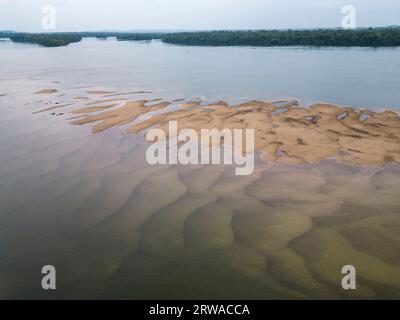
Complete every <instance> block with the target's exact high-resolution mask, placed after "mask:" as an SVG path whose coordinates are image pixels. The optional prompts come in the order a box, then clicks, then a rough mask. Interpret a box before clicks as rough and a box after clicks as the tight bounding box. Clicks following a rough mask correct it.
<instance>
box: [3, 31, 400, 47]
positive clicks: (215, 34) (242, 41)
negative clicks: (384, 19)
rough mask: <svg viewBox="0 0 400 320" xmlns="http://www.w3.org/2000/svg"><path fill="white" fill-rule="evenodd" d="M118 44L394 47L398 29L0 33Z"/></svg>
mask: <svg viewBox="0 0 400 320" xmlns="http://www.w3.org/2000/svg"><path fill="white" fill-rule="evenodd" d="M86 37H95V38H99V39H104V38H108V37H116V38H117V40H119V41H143V40H161V41H163V42H164V43H168V44H177V45H188V46H258V47H275V46H315V47H372V48H377V47H397V46H400V27H398V26H392V27H381V28H360V29H354V30H344V29H309V30H254V31H251V30H244V31H197V32H151V33H150V32H57V33H25V32H11V31H3V32H2V31H0V38H9V39H10V40H11V41H13V42H20V43H35V44H39V45H41V46H44V47H61V46H66V45H69V44H71V43H74V42H80V41H81V40H82V38H86Z"/></svg>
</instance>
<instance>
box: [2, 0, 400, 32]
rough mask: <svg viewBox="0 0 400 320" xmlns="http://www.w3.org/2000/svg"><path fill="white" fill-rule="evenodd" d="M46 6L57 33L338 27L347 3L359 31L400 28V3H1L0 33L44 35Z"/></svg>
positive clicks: (200, 0) (393, 0)
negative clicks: (50, 7) (54, 15)
mask: <svg viewBox="0 0 400 320" xmlns="http://www.w3.org/2000/svg"><path fill="white" fill-rule="evenodd" d="M46 4H51V5H54V6H55V8H56V9H57V11H56V12H57V29H56V31H83V30H88V31H89V30H200V29H201V30H206V29H272V28H277V29H281V28H314V27H340V25H341V20H342V17H343V15H342V13H341V9H342V7H343V6H344V5H346V4H352V5H354V6H355V8H356V10H357V26H358V27H368V26H386V25H394V24H397V25H400V0H0V30H6V29H7V30H16V31H30V32H38V31H43V30H42V29H41V20H42V17H43V14H42V13H41V9H42V7H43V6H44V5H46Z"/></svg>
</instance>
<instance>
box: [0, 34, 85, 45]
mask: <svg viewBox="0 0 400 320" xmlns="http://www.w3.org/2000/svg"><path fill="white" fill-rule="evenodd" d="M0 37H1V34H0ZM8 38H10V39H11V41H12V42H21V43H34V44H39V45H41V46H44V47H62V46H66V45H69V44H70V43H74V42H79V41H81V40H82V36H80V35H78V34H63V33H51V34H39V33H38V34H33V33H11V34H9V35H8Z"/></svg>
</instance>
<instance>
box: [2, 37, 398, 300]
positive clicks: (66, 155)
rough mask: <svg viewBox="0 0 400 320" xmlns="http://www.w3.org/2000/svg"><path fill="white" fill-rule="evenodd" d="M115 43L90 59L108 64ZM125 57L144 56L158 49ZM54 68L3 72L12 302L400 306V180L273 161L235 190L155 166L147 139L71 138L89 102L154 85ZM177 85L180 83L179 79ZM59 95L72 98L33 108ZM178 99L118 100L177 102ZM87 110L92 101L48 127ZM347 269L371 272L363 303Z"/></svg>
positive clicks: (197, 169) (233, 179)
mask: <svg viewBox="0 0 400 320" xmlns="http://www.w3.org/2000/svg"><path fill="white" fill-rule="evenodd" d="M99 43H100V44H98V43H97V42H90V41H89V42H85V43H83V44H80V45H82V46H83V47H84V48H86V49H85V50H89V49H90V48H91V47H90V46H93V47H92V49H90V50H97V49H98V46H101V44H102V43H103V42H99ZM78 45H79V44H78ZM154 45H155V46H156V47H157V46H160V45H159V44H154ZM85 46H89V48H88V47H85ZM122 46H123V47H126V48H132V47H135V48H139V49H138V50H139V51H140V50H149V49H146V48H152V46H153V44H152V45H150V47H146V46H147V45H145V44H131V43H124V44H122ZM71 48H72V46H71ZM96 48H97V49H96ZM157 48H158V49H157V50H166V51H168V50H178V49H177V48H176V47H172V48H171V47H168V48H164V47H162V48H159V47H157ZM63 49H66V50H70V47H68V48H62V49H60V50H59V52H61V51H62V50H63ZM222 49H223V50H227V48H222ZM10 50H11V51H13V50H15V51H13V52H14V53H15V52H17V49H15V48H12V49H10ZM18 50H22V51H24V50H27V52H28V53H30V54H34V52H35V50H42V48H36V47H24V48H22V49H18ZM43 50H44V52H46V53H47V54H49V55H51V56H52V59H61V58H62V54H61V53H60V55H57V54H55V53H56V52H57V51H48V49H43ZM56 50H58V49H56ZM82 50H83V49H82ZM90 50H89V51H90ZM104 50H105V51H106V52H111V51H108V49H107V48H104ZM180 50H181V49H180ZM187 50H194V52H197V51H196V50H201V48H193V49H191V48H189V49H187ZM234 50H255V49H250V48H245V49H241V48H239V49H234ZM262 50H264V49H262ZM271 50H274V49H271ZM279 50H281V49H279ZM307 50H308V49H307ZM217 51H218V50H217ZM361 51H362V50H361ZM25 52H26V51H25ZM71 52H72V51H71ZM252 52H254V51H252ZM320 52H324V51H316V53H315V54H321V53H320ZM340 52H342V51H340ZM344 52H347V51H344ZM366 52H368V51H366ZM383 52H386V51H383ZM103 53H104V52H103ZM164 53H165V54H167V53H166V52H165V51H164ZM15 54H16V55H17V56H16V58H15V59H16V60H15V61H18V59H20V58H21V57H20V56H18V52H17V53H15ZM21 54H22V53H21ZM36 54H38V53H37V52H36ZM99 54H100V56H101V55H102V53H101V52H100V53H99ZM104 54H105V53H104ZM137 54H139V53H137V52H135V53H132V55H137ZM288 54H289V53H288ZM0 55H4V52H3V51H1V50H0ZM256 55H257V54H256ZM105 56H106V55H105ZM105 56H103V57H102V58H103V59H104V58H105ZM167 57H168V55H167V56H165V61H168V59H167ZM81 58H82V59H84V58H83V56H81ZM102 58H101V57H100V58H99V59H100V60H101V59H102ZM158 58H160V56H158ZM158 58H155V57H153V58H151V59H154V60H153V61H156V60H157V59H158ZM9 59H11V57H10V58H9ZM72 59H73V58H72ZM89 60H90V59H88V61H89ZM0 61H2V60H1V59H0ZM50 61H52V60H51V59H50ZM54 61H55V60H54ZM54 61H53V62H49V63H48V68H47V69H46V68H43V65H41V63H44V62H38V64H37V65H34V64H32V66H31V69H29V70H28V69H24V68H26V65H25V66H17V67H16V68H15V70H16V73H15V74H14V76H15V77H21V78H19V79H17V80H12V79H8V80H5V78H6V77H12V76H13V74H12V73H11V71H6V72H5V73H2V74H1V77H2V80H1V81H0V83H1V88H2V90H1V92H4V93H5V94H6V95H5V96H3V97H0V109H1V111H2V112H1V113H0V114H1V115H0V298H3V299H4V298H19V299H22V298H48V299H54V298H81V299H87V298H112V299H116V298H135V299H136V298H152V299H174V298H183V299H191V298H192V299H199V298H208V299H214V298H215V299H230V298H240V299H250V298H253V299H278V298H289V299H321V298H327V299H340V298H344V299H354V298H369V299H383V298H390V299H393V298H397V299H399V298H400V254H399V253H400V199H399V197H398V190H400V166H398V165H394V164H392V165H387V166H385V167H357V166H351V165H346V164H340V163H337V162H335V161H334V160H329V159H328V160H326V161H323V162H321V163H319V164H316V165H296V166H294V165H284V164H272V163H269V162H263V161H260V160H257V166H256V170H255V172H254V173H253V174H252V175H251V176H245V177H238V176H235V175H234V167H232V166H222V165H221V166H187V167H185V166H179V165H175V166H149V165H148V164H147V163H146V161H145V156H144V154H145V151H146V148H147V144H146V143H145V142H144V138H143V136H142V135H141V134H139V135H133V134H126V133H125V132H124V130H123V129H124V128H119V127H117V128H111V129H110V130H107V131H104V132H101V133H98V134H92V133H91V125H90V124H89V125H85V126H71V125H70V124H69V121H68V119H69V118H71V117H73V115H71V114H70V113H69V112H70V111H72V110H74V109H76V108H77V107H79V106H80V107H84V106H86V104H87V103H91V102H95V101H97V100H99V99H100V98H99V96H98V95H96V94H87V93H86V91H88V90H99V89H101V88H99V87H98V85H99V84H100V83H101V86H105V87H106V88H105V89H109V90H114V88H117V87H118V84H119V82H118V81H120V83H121V84H122V83H124V84H125V87H123V88H119V89H118V90H119V91H118V92H123V91H125V89H127V90H126V91H125V92H132V91H134V90H137V89H152V88H151V87H147V86H148V85H150V82H151V81H150V80H151V79H150V78H152V77H150V76H144V77H143V78H141V77H142V76H143V75H144V74H145V72H144V71H143V73H138V74H137V75H135V77H136V76H137V77H138V78H137V79H143V81H142V82H140V81H139V80H137V79H136V80H135V81H138V82H134V79H133V78H130V79H131V80H130V82H129V83H127V82H126V81H124V80H126V79H119V80H118V75H121V73H120V72H122V71H121V70H122V64H123V63H122V62H118V63H121V65H120V68H116V70H117V71H115V70H114V69H108V70H109V79H110V81H111V83H112V85H107V86H106V83H108V82H107V81H108V77H103V76H101V75H102V72H103V71H104V72H106V71H105V70H106V69H99V70H97V71H96V70H93V77H94V75H96V74H97V78H98V81H99V82H100V83H96V82H95V84H92V85H90V87H84V88H83V87H82V85H83V84H82V82H83V81H88V82H89V81H92V80H93V79H94V78H90V77H89V78H85V77H82V72H83V71H82V70H86V71H87V70H88V69H90V68H91V65H90V63H89V65H88V66H87V68H88V69H84V68H83V67H82V69H81V68H77V69H76V70H75V71H74V69H73V68H70V69H69V70H65V69H66V67H65V66H59V67H57V66H55V65H53V63H55V62H54ZM104 61H105V60H104ZM132 61H134V63H139V62H138V60H137V59H133V60H132ZM163 61H164V60H163ZM165 61H164V62H165ZM75 62H76V63H78V60H76V61H75ZM125 62H126V63H128V62H127V60H126V61H125ZM0 63H2V68H5V70H7V68H9V67H5V64H4V61H3V62H0ZM68 63H70V62H68ZM68 63H67V64H68ZM80 63H83V62H80ZM168 63H169V62H168ZM168 63H167V65H168ZM176 63H177V62H176ZM160 65H161V63H160ZM155 66H157V64H155ZM104 68H106V66H104ZM143 68H144V69H146V68H149V66H143ZM166 68H167V69H168V68H169V67H166ZM171 68H172V67H171ZM39 69H40V70H42V71H41V72H38V70H39ZM3 70H4V69H3ZM8 70H11V69H8ZM118 70H119V71H118ZM154 70H155V71H154V73H157V72H160V71H157V68H156V67H155V68H154ZM86 71H85V72H86ZM75 72H76V73H75ZM182 72H183V71H182ZM24 73H25V76H24V77H23V74H24ZM28 74H29V76H32V77H33V79H27V76H28ZM165 74H166V77H172V71H167V72H166V73H165ZM179 74H180V72H179V71H178V72H177V73H176V78H175V79H178V78H179ZM57 76H58V77H59V78H62V79H57ZM153 76H154V78H153V79H154V83H155V84H156V85H160V88H161V86H162V83H165V84H166V88H167V89H165V92H167V93H166V96H168V98H170V97H174V98H179V97H180V98H182V97H184V98H185V96H184V95H182V96H179V95H178V94H179V90H178V88H175V89H173V86H174V85H176V82H174V81H172V80H171V79H172V78H168V81H165V82H163V81H160V79H159V78H158V77H157V76H156V75H154V74H153ZM78 77H79V80H78V79H77V78H78ZM127 77H133V76H132V75H131V73H129V76H128V75H127ZM38 78H41V79H42V80H38ZM55 80H57V81H60V82H61V83H53V81H55ZM63 81H65V82H63ZM146 81H149V82H148V83H146ZM175 81H178V80H175ZM213 81H216V80H215V79H214V80H212V81H211V83H213ZM199 83H202V85H200V84H199ZM199 83H197V84H198V85H199V86H200V87H199V88H202V89H204V91H205V92H206V94H207V95H208V94H209V96H207V98H208V99H210V100H212V99H217V97H216V96H213V94H215V95H217V94H216V93H212V92H211V91H207V90H211V87H212V86H211V85H205V82H203V81H200V82H199ZM93 85H96V87H93ZM191 85H194V83H193V82H190V81H189V82H188V83H187V82H185V84H184V85H183V87H185V88H186V89H185V90H187V91H185V90H183V92H187V93H188V99H191V100H192V101H193V98H194V97H196V95H195V94H193V92H194V91H195V90H196V88H195V87H193V88H190V86H191ZM223 86H224V85H222V87H223ZM74 87H79V88H76V89H72V88H74ZM233 87H234V85H233ZM233 87H232V88H233ZM256 87H257V86H256ZM43 88H57V89H58V90H59V91H58V92H57V93H55V94H52V95H34V94H33V92H35V91H38V90H41V89H43ZM207 88H208V89H207ZM226 88H227V87H225V89H226ZM168 90H169V91H168ZM381 90H386V89H384V86H383V85H382V86H381ZM196 91H197V90H196ZM204 91H201V90H200V91H198V92H197V93H199V92H201V93H203V92H204ZM163 92H164V91H163V90H161V89H160V90H155V92H153V93H152V94H149V93H139V94H137V93H131V94H126V95H121V96H117V97H118V98H117V97H114V98H117V99H120V98H121V99H123V98H129V99H133V98H135V99H142V98H145V97H146V98H159V97H162V98H164V97H165V96H163V95H161V94H162V93H163ZM221 92H223V90H221ZM117 94H118V93H117ZM79 96H85V97H87V98H88V100H76V102H75V104H74V105H73V106H67V107H65V108H59V109H53V110H49V111H47V112H41V113H35V114H33V113H34V112H37V111H40V110H42V109H45V108H48V107H51V106H54V104H55V103H58V104H59V105H63V104H64V103H67V102H69V101H70V100H71V99H74V98H76V97H79ZM234 98H235V99H236V98H237V97H234ZM310 99H315V97H313V98H311V97H310ZM389 99H390V98H389ZM117 103H123V100H121V101H119V102H118V101H117ZM168 108H170V109H171V110H173V109H174V108H175V105H174V104H173V105H171V106H170V107H168ZM47 264H50V265H54V266H55V267H56V269H57V290H56V291H54V292H48V291H44V290H42V289H41V287H40V282H41V277H42V275H41V273H40V271H41V267H42V266H43V265H47ZM344 265H353V266H355V267H356V269H357V290H354V291H344V290H342V288H341V280H342V277H343V275H342V274H341V269H342V267H343V266H344Z"/></svg>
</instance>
